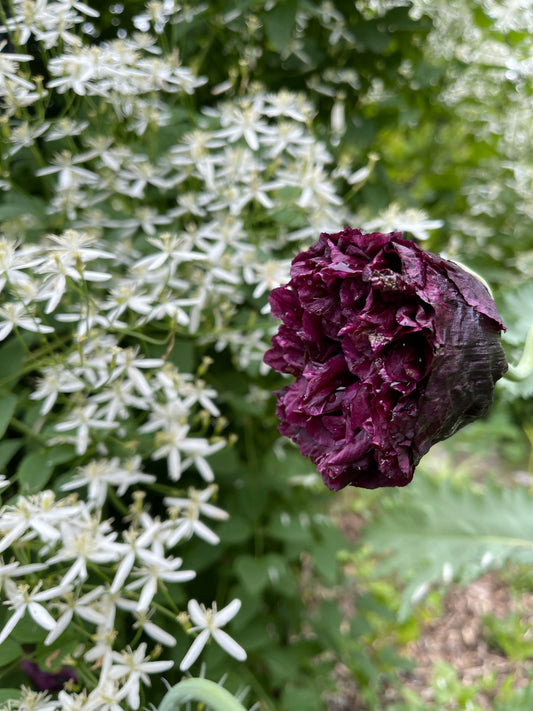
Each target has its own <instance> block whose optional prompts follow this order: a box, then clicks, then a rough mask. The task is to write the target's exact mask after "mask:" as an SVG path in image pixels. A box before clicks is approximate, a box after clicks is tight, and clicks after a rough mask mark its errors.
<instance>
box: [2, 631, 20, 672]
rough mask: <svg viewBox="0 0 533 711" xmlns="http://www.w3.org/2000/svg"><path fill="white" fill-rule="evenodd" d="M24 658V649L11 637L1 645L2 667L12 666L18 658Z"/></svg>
mask: <svg viewBox="0 0 533 711" xmlns="http://www.w3.org/2000/svg"><path fill="white" fill-rule="evenodd" d="M21 656H22V647H21V646H20V644H18V642H15V640H14V639H9V637H8V638H7V639H6V640H5V641H4V642H2V644H0V667H4V666H6V664H10V663H11V662H13V661H14V660H15V659H17V658H18V657H21Z"/></svg>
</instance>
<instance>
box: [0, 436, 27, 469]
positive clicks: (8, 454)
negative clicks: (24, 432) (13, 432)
mask: <svg viewBox="0 0 533 711" xmlns="http://www.w3.org/2000/svg"><path fill="white" fill-rule="evenodd" d="M23 444H24V440H23V439H6V440H4V441H3V442H0V469H3V468H4V467H5V466H6V464H8V463H9V462H10V461H11V458H12V457H13V455H14V454H16V453H17V452H18V450H19V449H20V448H21V447H22V445H23Z"/></svg>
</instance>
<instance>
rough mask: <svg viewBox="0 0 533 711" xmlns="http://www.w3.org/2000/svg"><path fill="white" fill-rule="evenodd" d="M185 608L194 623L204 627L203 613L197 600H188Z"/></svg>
mask: <svg viewBox="0 0 533 711" xmlns="http://www.w3.org/2000/svg"><path fill="white" fill-rule="evenodd" d="M187 610H188V611H189V615H190V617H191V620H192V621H193V622H194V624H195V625H198V626H199V627H205V625H206V619H205V614H204V612H203V610H202V608H201V607H200V605H199V604H198V600H189V604H188V605H187Z"/></svg>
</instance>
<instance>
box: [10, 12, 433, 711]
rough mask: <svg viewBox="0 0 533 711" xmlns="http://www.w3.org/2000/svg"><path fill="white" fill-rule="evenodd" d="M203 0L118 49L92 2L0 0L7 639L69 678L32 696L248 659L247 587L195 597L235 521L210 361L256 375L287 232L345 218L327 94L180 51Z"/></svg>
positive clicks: (102, 689)
mask: <svg viewBox="0 0 533 711" xmlns="http://www.w3.org/2000/svg"><path fill="white" fill-rule="evenodd" d="M120 5H121V4H120V3H117V4H116V5H115V8H116V7H120ZM207 8H208V5H207V4H200V5H198V7H195V8H186V7H185V6H183V8H182V6H181V5H179V4H178V3H173V2H171V3H167V2H165V3H152V2H151V3H148V5H147V8H146V12H142V13H141V14H140V15H139V16H137V17H135V18H134V21H133V25H134V27H135V28H136V29H137V30H138V32H133V33H131V34H128V33H127V32H126V31H125V30H124V31H123V30H121V31H120V33H119V34H118V36H117V38H116V39H114V40H109V41H107V42H105V43H99V42H97V41H91V42H89V41H87V35H84V32H88V33H89V36H90V34H91V22H92V21H94V20H95V18H97V17H98V12H97V11H96V10H95V9H94V8H91V7H90V4H87V3H85V2H78V1H73V0H40V2H38V3H27V2H26V1H25V0H13V1H12V2H11V3H10V8H9V9H10V12H9V16H8V15H7V14H6V15H4V14H3V12H2V10H1V8H0V23H2V24H1V25H0V35H1V36H2V37H4V36H5V37H7V38H8V42H7V41H6V40H4V39H2V40H1V42H0V103H1V106H2V122H1V131H2V139H3V140H2V142H0V162H1V166H2V171H1V176H0V190H2V195H1V196H0V199H1V207H2V208H6V209H5V210H3V211H2V213H1V214H2V218H3V219H2V224H1V225H0V349H1V350H2V353H1V356H2V391H1V398H0V408H1V413H2V416H1V418H0V424H1V427H2V435H3V438H4V440H3V441H2V443H1V450H0V453H1V461H2V466H3V467H4V468H5V472H6V476H5V477H4V475H3V474H2V475H1V476H0V489H1V491H2V502H1V505H0V556H1V557H0V595H1V602H2V611H3V613H4V614H3V615H2V616H0V620H1V622H0V642H2V643H4V642H6V641H7V640H9V641H10V642H13V643H14V645H15V647H14V648H15V652H14V654H15V653H16V652H17V650H18V654H19V661H20V665H19V671H20V670H21V671H20V674H22V672H23V671H24V672H25V674H26V676H27V678H28V683H30V682H31V681H32V680H33V682H34V685H36V686H37V685H38V686H39V688H40V689H42V691H43V692H44V691H46V690H49V691H52V690H54V692H56V691H58V686H59V685H62V684H63V683H66V688H64V689H62V690H60V691H59V693H57V694H56V695H55V696H54V697H49V696H46V695H42V696H41V695H39V694H36V692H35V691H33V690H31V689H29V688H28V686H27V685H26V686H22V687H21V691H20V695H19V696H20V698H19V699H18V700H17V701H16V702H14V706H13V708H15V707H17V708H35V709H46V711H56V709H57V711H63V710H67V711H70V710H71V709H73V708H79V709H90V710H91V711H92V710H93V709H97V710H99V711H108V710H109V711H111V710H112V711H119V709H121V708H130V709H137V708H140V707H141V706H143V705H149V702H151V699H150V696H149V695H148V694H149V689H150V688H153V686H155V685H156V683H159V684H161V686H162V683H161V681H160V677H162V676H163V677H166V676H168V677H169V678H171V675H172V673H173V672H174V670H179V669H180V667H181V669H182V670H188V669H189V668H191V667H192V666H193V665H194V664H195V663H196V661H197V659H199V658H200V656H201V654H202V653H203V649H204V647H205V645H207V644H208V643H209V642H210V641H211V640H214V641H215V643H217V644H219V645H220V646H221V647H222V649H223V650H224V651H225V652H227V653H228V654H229V655H230V656H233V657H234V658H235V659H237V660H240V661H242V660H244V658H245V656H246V652H245V650H244V649H243V648H242V647H241V646H240V644H239V643H238V641H235V640H233V639H232V638H231V637H230V636H229V633H228V632H226V631H222V630H221V629H220V628H221V627H225V626H226V625H228V628H229V631H230V632H231V624H232V619H233V617H234V616H236V615H237V613H238V612H239V609H240V605H241V603H240V601H239V600H238V599H237V598H235V599H233V600H232V601H221V600H219V601H211V600H203V601H197V600H196V598H193V599H188V597H189V594H188V592H187V591H188V589H189V587H188V586H189V585H191V584H195V581H196V579H197V573H198V571H197V570H196V569H195V565H193V564H192V563H188V562H187V561H188V554H189V552H190V550H191V548H193V547H194V546H200V547H201V546H206V547H209V546H217V545H218V544H219V543H220V542H221V539H222V538H223V534H224V523H225V521H226V520H227V519H228V518H229V514H228V512H227V511H226V508H225V500H224V491H223V490H222V487H221V486H220V484H219V481H218V477H217V466H216V461H217V456H219V453H222V451H223V450H224V448H225V447H227V446H228V444H229V443H231V442H232V441H233V439H234V435H233V433H232V432H231V427H230V426H229V424H228V421H227V420H226V418H225V416H224V413H225V412H227V405H228V400H229V399H230V396H227V395H224V393H221V392H220V390H219V388H218V387H216V386H215V385H213V384H212V381H211V370H210V368H212V366H213V361H214V359H215V358H216V357H218V356H219V355H220V354H222V352H223V351H226V353H225V354H222V355H221V356H220V357H221V359H223V358H226V354H227V360H228V362H229V363H231V367H232V368H234V369H236V370H240V371H247V372H248V371H249V372H251V373H253V375H254V377H256V378H257V382H260V380H259V377H258V376H259V375H260V374H261V373H264V372H266V371H267V370H268V369H267V368H266V367H265V366H264V364H263V363H262V357H263V353H264V351H265V350H266V348H267V347H268V346H267V339H268V336H269V335H270V332H271V321H270V319H269V318H268V309H269V306H268V303H267V292H268V291H270V290H271V289H273V288H276V287H277V286H279V285H280V284H282V283H284V282H285V281H286V280H287V279H288V278H289V266H290V265H289V260H288V259H287V257H286V253H287V250H288V248H290V249H292V247H293V245H294V244H298V243H299V242H300V241H301V240H305V239H307V238H308V237H310V236H311V235H314V234H316V233H317V232H319V231H322V230H324V229H329V227H330V226H331V225H332V224H336V223H337V221H338V220H339V219H340V220H348V218H349V215H348V214H347V211H346V209H345V208H344V206H343V201H342V199H341V197H340V195H339V191H338V184H337V178H338V177H339V176H340V177H342V175H344V173H342V174H341V172H335V171H336V167H335V166H334V160H333V156H332V154H331V153H330V150H329V149H328V147H327V146H326V145H325V143H324V142H323V141H321V140H318V139H317V136H316V135H315V132H314V130H313V116H314V114H315V108H314V105H313V103H312V101H310V100H309V98H307V97H306V96H303V95H301V94H299V93H294V92H290V91H287V90H282V91H278V92H272V91H268V90H267V89H266V88H265V87H263V86H261V85H257V84H255V83H253V82H252V83H250V85H249V87H248V89H247V90H244V91H243V90H242V87H240V86H239V87H238V90H237V87H234V86H233V84H232V81H230V80H228V82H225V83H223V84H222V85H220V84H219V85H217V86H210V85H209V78H208V77H205V76H203V75H202V74H200V73H196V72H194V71H193V69H192V68H190V67H187V66H185V65H184V63H183V62H182V61H181V59H180V55H179V54H178V52H166V51H164V49H163V47H164V46H165V43H164V42H163V41H159V40H160V35H161V34H163V33H164V29H165V26H166V25H167V23H168V24H169V25H172V26H174V25H179V24H182V25H185V26H186V25H187V23H190V22H193V21H195V18H196V17H198V15H201V14H202V13H203V12H205V11H206V10H207ZM230 14H231V15H232V17H233V19H235V14H234V13H233V11H232V13H230ZM326 14H327V13H326ZM226 19H227V20H228V22H229V21H230V20H231V18H230V17H227V18H226V15H224V21H226ZM183 29H184V28H183V27H182V28H180V32H181V31H182V30H183ZM185 30H186V27H185ZM178 34H179V33H178ZM163 39H164V38H163ZM248 39H249V37H248V35H247V41H248ZM37 52H38V53H39V56H34V55H36V54H37ZM40 64H42V65H43V67H44V69H45V71H40V70H39V74H35V73H34V72H35V67H36V66H39V65H40ZM241 68H242V67H241ZM41 74H42V75H43V76H44V77H45V78H43V76H41ZM242 86H243V87H244V86H247V83H243V85H242ZM200 92H202V94H201V96H202V97H205V96H208V97H209V98H208V100H207V101H206V105H204V104H203V103H202V102H203V101H204V99H203V98H202V99H200V98H199V95H200ZM58 107H64V108H65V112H64V113H65V115H63V111H62V109H61V110H59V111H58ZM185 107H187V108H186V109H185ZM193 107H194V108H193ZM343 169H344V170H345V171H346V175H347V176H359V177H357V178H355V177H354V178H353V181H352V182H355V181H357V184H358V185H360V184H362V183H363V182H364V179H365V177H364V176H367V175H368V172H369V171H368V170H367V171H366V172H365V170H363V172H362V173H361V172H360V170H361V166H359V165H352V164H351V159H350V160H348V161H346V164H345V165H344V168H343ZM28 175H31V176H32V181H33V182H32V184H31V186H30V188H28ZM348 182H350V181H348ZM29 190H31V194H30V193H29ZM423 223H424V224H423V229H424V230H426V229H431V228H432V225H431V223H430V224H428V223H427V221H426V220H424V221H423ZM258 225H261V226H264V227H261V229H258ZM207 351H209V355H206V353H207ZM215 365H216V364H215ZM213 380H214V379H213ZM210 381H211V382H210ZM265 393H266V391H265V390H264V389H261V388H260V387H259V386H258V385H255V390H251V391H250V393H248V394H247V395H246V397H247V398H248V400H247V402H249V403H250V404H252V403H254V402H257V401H259V400H260V399H261V398H264V397H265ZM210 550H212V549H210ZM195 595H198V593H197V592H195ZM225 602H226V603H227V604H225ZM207 603H209V604H210V605H212V606H211V607H209V608H206V607H205V604H207ZM217 603H218V607H217ZM224 604H225V606H223V605H224ZM30 626H31V629H32V633H31V634H32V635H33V636H31V635H30V638H29V639H28V641H27V642H26V643H25V645H24V649H23V648H22V646H20V645H19V647H17V644H18V643H17V641H16V640H17V638H18V635H22V636H23V637H24V631H25V630H26V628H27V627H30ZM26 632H27V630H26ZM185 632H190V633H191V636H192V637H194V639H193V640H192V641H191V640H190V639H189V638H188V636H187V635H186V634H185ZM26 637H28V633H27V634H26V636H25V638H26ZM237 637H238V635H237ZM15 662H16V659H13V664H14V663H15ZM22 662H24V664H23V663H22ZM10 663H11V662H10ZM43 667H44V668H43ZM176 673H177V672H176ZM155 680H157V681H155Z"/></svg>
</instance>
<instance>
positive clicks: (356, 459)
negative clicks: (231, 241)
mask: <svg viewBox="0 0 533 711" xmlns="http://www.w3.org/2000/svg"><path fill="white" fill-rule="evenodd" d="M270 303H271V306H272V313H273V315H274V316H277V317H278V318H280V319H281V320H282V321H283V324H282V325H281V326H280V328H279V331H278V333H277V334H276V335H275V336H274V338H273V339H272V343H273V347H272V348H271V349H270V350H269V351H268V352H267V353H266V354H265V362H266V363H267V364H268V365H270V366H271V367H272V368H274V369H275V370H277V371H279V372H282V373H289V374H291V375H293V376H295V380H294V382H292V383H291V384H290V385H287V386H285V387H284V388H283V389H282V390H281V391H280V392H278V407H277V414H278V417H279V419H280V421H281V425H280V431H281V433H282V434H284V435H286V436H288V437H290V438H291V439H293V440H294V441H295V442H296V443H297V444H298V446H299V447H300V451H301V453H302V454H303V455H305V456H308V457H310V458H311V459H312V461H313V462H314V463H315V464H316V465H317V469H318V471H319V472H320V473H321V474H322V477H323V479H324V482H325V483H326V485H327V486H328V487H329V488H330V489H333V490H338V489H341V488H342V487H344V486H347V485H348V484H351V485H353V486H361V487H366V488H376V487H380V486H404V485H405V484H408V483H409V482H410V481H411V479H412V477H413V472H414V469H415V467H416V465H417V464H418V462H419V461H420V459H421V457H422V456H423V455H424V454H425V453H426V452H427V451H428V450H429V448H430V447H431V446H432V445H433V444H434V443H435V442H438V441H440V440H442V439H445V438H446V437H449V436H450V435H451V434H453V433H454V432H455V431H456V430H457V429H459V428H460V427H462V426H464V425H465V424H467V423H469V422H471V421H472V420H474V419H476V418H478V417H481V416H483V415H484V414H486V412H487V410H488V408H489V406H490V404H491V402H492V398H493V394H494V384H495V382H496V381H497V380H498V379H499V378H501V376H502V375H503V374H504V373H505V371H506V370H507V363H506V360H505V356H504V353H503V349H502V347H501V344H500V332H501V330H502V329H503V324H502V322H501V320H500V317H499V315H498V312H497V311H496V307H495V304H494V301H493V300H492V297H491V296H490V294H489V292H488V291H487V289H486V287H485V286H484V285H483V284H482V283H481V281H480V280H479V279H478V278H477V277H476V276H473V275H472V274H471V273H469V272H466V271H464V270H463V269H462V268H461V267H459V266H458V265H456V264H454V263H453V262H450V261H447V260H445V259H442V258H441V257H438V256H437V255H435V254H432V253H430V252H426V251H424V250H422V249H420V247H418V246H417V245H416V244H415V243H414V242H410V241H408V240H405V239H402V237H401V234H400V233H398V232H393V233H389V234H382V233H380V232H373V233H370V234H365V233H363V232H361V231H360V230H357V229H352V228H350V227H346V228H345V229H344V230H343V231H342V232H339V233H335V234H327V233H323V234H322V235H321V236H320V239H319V240H318V242H317V243H316V244H314V245H313V246H312V247H311V248H310V249H308V250H306V251H304V252H302V253H301V254H299V255H298V256H296V257H295V258H294V260H293V263H292V268H291V279H290V281H289V283H288V284H286V285H285V286H281V287H278V288H277V289H274V291H272V293H271V294H270Z"/></svg>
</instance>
